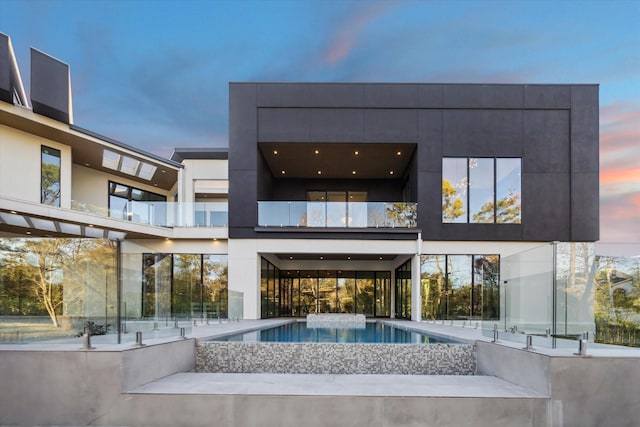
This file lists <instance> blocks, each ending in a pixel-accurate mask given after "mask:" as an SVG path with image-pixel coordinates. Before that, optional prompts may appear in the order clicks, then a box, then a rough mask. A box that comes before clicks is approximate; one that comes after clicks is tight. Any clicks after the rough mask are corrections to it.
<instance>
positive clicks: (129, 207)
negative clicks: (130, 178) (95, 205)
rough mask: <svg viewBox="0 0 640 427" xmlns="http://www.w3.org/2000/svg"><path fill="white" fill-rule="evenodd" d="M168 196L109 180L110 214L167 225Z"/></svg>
mask: <svg viewBox="0 0 640 427" xmlns="http://www.w3.org/2000/svg"><path fill="white" fill-rule="evenodd" d="M166 201H167V198H166V197H165V196H162V195H160V194H155V193H152V192H150V191H145V190H140V189H139V188H135V187H131V186H128V185H124V184H118V183H117V182H112V181H109V216H110V217H113V218H118V219H125V220H129V221H133V222H138V223H142V224H153V225H166Z"/></svg>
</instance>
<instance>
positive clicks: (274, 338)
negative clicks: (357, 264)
mask: <svg viewBox="0 0 640 427" xmlns="http://www.w3.org/2000/svg"><path fill="white" fill-rule="evenodd" d="M210 341H224V342H279V343H359V344H374V343H375V344H462V343H461V342H460V341H456V340H453V339H450V338H446V337H442V336H436V335H432V334H428V333H426V332H415V331H411V330H407V329H401V328H397V327H395V326H392V325H388V324H385V323H383V322H367V323H365V324H362V325H361V327H353V326H351V327H344V326H343V325H332V326H331V327H311V326H308V325H307V323H306V322H293V323H287V324H285V325H280V326H275V327H271V328H267V329H259V330H254V331H248V332H243V333H239V334H234V335H228V336H223V337H219V338H213V339H211V340H210Z"/></svg>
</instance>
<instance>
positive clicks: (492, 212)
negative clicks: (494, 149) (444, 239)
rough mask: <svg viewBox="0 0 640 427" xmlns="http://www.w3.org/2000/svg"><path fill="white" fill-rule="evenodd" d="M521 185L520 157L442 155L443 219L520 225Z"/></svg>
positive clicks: (453, 221)
mask: <svg viewBox="0 0 640 427" xmlns="http://www.w3.org/2000/svg"><path fill="white" fill-rule="evenodd" d="M521 188H522V185H521V159H519V158H498V159H483V158H469V159H466V158H443V159H442V222H444V223H468V222H471V223H489V224H493V223H496V224H507V223H511V224H519V223H520V222H521V210H522V202H521ZM467 204H468V205H469V209H467Z"/></svg>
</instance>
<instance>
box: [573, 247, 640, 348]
mask: <svg viewBox="0 0 640 427" xmlns="http://www.w3.org/2000/svg"><path fill="white" fill-rule="evenodd" d="M576 245H586V244H585V243H576ZM616 246H617V247H618V249H620V248H622V247H624V246H629V250H627V251H619V250H618V251H611V248H608V250H607V251H606V253H607V254H608V255H606V256H605V255H598V256H595V263H594V270H595V280H594V283H593V285H592V284H591V283H590V282H586V286H585V287H584V288H583V289H581V288H582V286H581V282H582V280H583V277H582V274H580V275H576V277H575V278H572V281H573V283H572V282H569V283H568V284H567V293H568V294H573V295H575V294H576V291H578V292H577V293H578V294H582V298H580V299H579V300H578V301H579V302H580V304H581V307H582V310H580V311H581V312H582V315H583V316H584V314H588V311H586V312H585V308H588V307H589V304H588V299H587V298H588V296H589V294H590V293H593V294H594V303H593V311H594V313H593V314H594V323H595V341H596V342H599V343H605V344H616V345H626V346H633V347H640V256H639V255H640V244H635V245H633V244H628V243H627V244H619V245H616ZM633 246H635V247H636V248H635V250H633V251H632V250H630V249H632V247H633ZM576 251H578V254H576V265H580V266H581V267H579V269H580V270H583V267H582V266H584V265H585V264H584V261H583V258H584V257H585V256H588V255H587V254H586V253H585V252H586V248H579V247H578V248H576ZM580 252H582V254H580ZM613 252H618V253H617V254H616V253H613ZM620 252H623V253H624V252H626V255H627V256H626V257H625V256H622V255H623V254H622V253H620ZM614 255H617V256H614ZM581 258H582V259H581ZM590 288H591V289H592V290H593V291H591V290H590ZM585 297H586V298H585ZM578 301H576V302H578ZM579 308H580V306H578V305H574V307H570V313H576V312H580V311H579V310H578V309H579ZM569 318H571V317H569ZM584 330H586V331H590V330H591V329H590V328H587V327H584Z"/></svg>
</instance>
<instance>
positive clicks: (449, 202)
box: [442, 158, 467, 222]
mask: <svg viewBox="0 0 640 427" xmlns="http://www.w3.org/2000/svg"><path fill="white" fill-rule="evenodd" d="M442 222H467V159H456V158H444V159H442Z"/></svg>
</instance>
